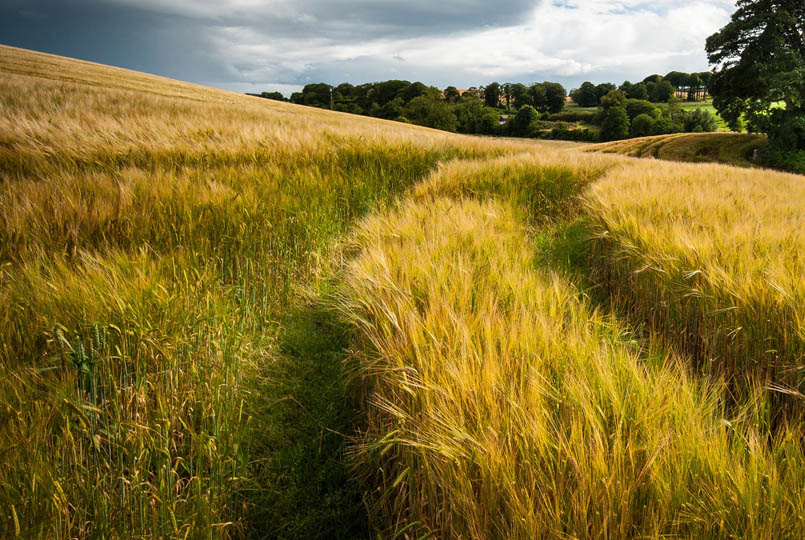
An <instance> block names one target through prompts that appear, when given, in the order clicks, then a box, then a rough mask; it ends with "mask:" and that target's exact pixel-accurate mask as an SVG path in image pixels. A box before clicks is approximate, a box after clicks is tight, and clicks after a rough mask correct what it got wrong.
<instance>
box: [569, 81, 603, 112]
mask: <svg viewBox="0 0 805 540" xmlns="http://www.w3.org/2000/svg"><path fill="white" fill-rule="evenodd" d="M570 97H571V98H573V101H574V102H575V103H576V105H578V106H579V107H596V106H598V102H599V99H600V97H599V95H598V93H597V92H596V90H595V85H594V84H593V83H591V82H589V81H585V82H583V83H581V86H580V87H579V88H578V89H577V90H574V91H573V92H572V93H571V95H570Z"/></svg>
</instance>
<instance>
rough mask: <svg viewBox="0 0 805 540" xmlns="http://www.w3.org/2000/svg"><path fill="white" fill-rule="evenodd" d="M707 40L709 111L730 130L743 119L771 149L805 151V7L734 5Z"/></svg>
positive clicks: (767, 0)
mask: <svg viewBox="0 0 805 540" xmlns="http://www.w3.org/2000/svg"><path fill="white" fill-rule="evenodd" d="M737 8H738V9H737V10H736V11H735V13H733V14H732V18H731V20H730V22H729V23H728V24H727V25H726V26H724V27H723V28H722V29H721V30H719V31H718V32H716V33H715V34H713V35H712V36H710V37H709V38H707V45H706V50H707V55H708V58H709V60H710V63H711V64H712V65H713V66H714V73H713V76H712V79H711V80H710V93H711V94H712V95H713V105H714V106H715V108H716V109H718V112H719V114H720V115H721V117H722V118H724V120H726V121H727V122H728V123H729V125H730V127H732V128H733V129H738V128H739V126H740V122H741V117H742V116H743V118H744V119H745V120H746V121H747V125H748V127H749V129H750V130H751V131H759V132H765V133H767V134H768V135H769V142H770V146H773V147H778V148H787V149H788V150H790V151H797V150H799V151H803V150H805V2H803V0H738V3H737Z"/></svg>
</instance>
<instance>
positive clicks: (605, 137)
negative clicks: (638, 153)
mask: <svg viewBox="0 0 805 540" xmlns="http://www.w3.org/2000/svg"><path fill="white" fill-rule="evenodd" d="M628 136H629V116H628V115H627V114H626V109H625V108H624V107H623V106H621V105H616V106H614V107H609V108H608V109H607V110H606V111H605V113H604V119H603V122H602V123H601V132H600V137H601V140H602V141H616V140H618V139H625V138H627V137H628Z"/></svg>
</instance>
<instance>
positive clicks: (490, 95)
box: [484, 82, 500, 107]
mask: <svg viewBox="0 0 805 540" xmlns="http://www.w3.org/2000/svg"><path fill="white" fill-rule="evenodd" d="M484 103H485V104H486V106H487V107H497V106H499V105H500V83H497V82H493V83H492V84H490V85H488V86H487V87H486V89H485V92H484Z"/></svg>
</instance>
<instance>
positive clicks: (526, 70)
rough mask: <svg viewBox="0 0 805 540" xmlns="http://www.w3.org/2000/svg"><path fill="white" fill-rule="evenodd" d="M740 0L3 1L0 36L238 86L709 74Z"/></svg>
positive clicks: (576, 80) (569, 81)
mask: <svg viewBox="0 0 805 540" xmlns="http://www.w3.org/2000/svg"><path fill="white" fill-rule="evenodd" d="M733 9H734V6H733V1H732V0H697V1H689V0H675V1H667V0H656V1H653V2H647V1H645V0H624V1H620V2H605V1H601V0H561V1H558V0H555V1H550V0H541V1H540V0H536V1H535V0H497V1H496V2H490V1H488V0H486V1H480V0H464V1H457V0H373V1H369V0H352V1H348V0H269V1H265V0H263V1H260V0H230V1H226V0H195V1H189V0H0V43H4V44H7V45H15V46H19V47H25V48H30V49H35V50H40V51H45V52H50V53H54V54H61V55H65V56H73V57H78V58H82V59H85V60H92V61H96V62H101V63H106V64H112V65H117V66H121V67H126V68H130V69H136V70H140V71H146V72H149V73H156V74H158V75H163V76H167V77H172V78H177V79H183V80H189V81H192V82H197V83H201V84H207V85H211V86H217V87H220V88H226V89H230V90H236V91H242V92H245V91H260V90H269V89H278V90H280V91H283V92H285V93H286V94H287V93H289V92H290V91H292V90H294V89H297V88H299V87H300V86H301V85H304V84H306V83H308V82H320V81H323V82H328V83H333V84H335V83H339V82H343V81H347V82H352V83H360V82H367V81H377V80H386V79H392V78H404V79H408V80H421V81H423V82H425V83H427V84H432V85H435V86H440V87H444V86H447V85H449V84H452V85H455V86H458V87H460V88H466V87H468V86H478V85H482V84H487V83H489V82H491V81H493V80H496V81H499V82H524V83H529V82H536V81H543V80H556V81H559V82H562V83H563V84H565V86H567V87H568V89H569V88H571V87H575V86H578V85H579V84H580V83H581V82H582V81H585V80H591V81H593V82H596V83H597V82H604V81H612V82H615V83H620V82H622V81H624V80H627V79H628V80H632V81H635V80H640V79H642V78H643V77H645V76H646V75H649V74H651V73H661V74H663V73H666V72H668V71H671V70H674V69H675V70H680V71H704V70H707V69H708V65H707V59H706V56H705V54H704V42H705V39H706V37H707V36H708V35H710V34H712V33H713V32H715V31H716V30H718V29H719V28H720V27H721V26H723V25H724V24H726V23H727V21H728V20H729V15H730V13H731V12H732V11H733Z"/></svg>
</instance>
